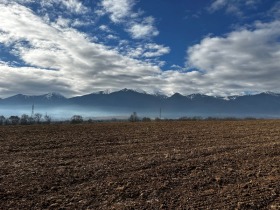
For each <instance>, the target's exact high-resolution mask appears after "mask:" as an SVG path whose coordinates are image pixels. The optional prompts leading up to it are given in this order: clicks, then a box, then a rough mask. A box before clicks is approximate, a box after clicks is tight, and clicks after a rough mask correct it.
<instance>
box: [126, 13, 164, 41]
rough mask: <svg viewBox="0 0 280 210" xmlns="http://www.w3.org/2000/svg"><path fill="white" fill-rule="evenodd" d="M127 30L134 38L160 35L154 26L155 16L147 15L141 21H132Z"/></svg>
mask: <svg viewBox="0 0 280 210" xmlns="http://www.w3.org/2000/svg"><path fill="white" fill-rule="evenodd" d="M127 31H128V32H129V33H130V35H131V37H132V38H134V39H143V38H149V37H153V36H157V35H159V31H158V30H157V29H156V27H155V26H154V18H153V17H147V18H145V19H144V20H143V21H142V22H141V23H137V22H136V23H131V25H130V27H129V28H128V29H127Z"/></svg>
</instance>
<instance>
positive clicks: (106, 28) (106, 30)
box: [99, 25, 112, 33]
mask: <svg viewBox="0 0 280 210" xmlns="http://www.w3.org/2000/svg"><path fill="white" fill-rule="evenodd" d="M99 29H100V30H101V31H105V32H107V33H110V32H112V30H111V29H110V28H109V27H108V26H106V25H101V26H99Z"/></svg>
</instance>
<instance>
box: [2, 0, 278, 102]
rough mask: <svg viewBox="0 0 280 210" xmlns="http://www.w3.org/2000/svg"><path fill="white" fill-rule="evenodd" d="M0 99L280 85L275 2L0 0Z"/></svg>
mask: <svg viewBox="0 0 280 210" xmlns="http://www.w3.org/2000/svg"><path fill="white" fill-rule="evenodd" d="M0 10H1V12H0V19H1V22H0V97H2V98H4V97H7V96H11V95H13V94H17V93H24V94H30V95H31V94H32V95H39V94H44V93H46V92H60V93H61V94H63V95H65V96H68V97H70V96H76V95H83V94H89V93H92V92H97V91H102V90H106V89H108V90H110V91H116V90H120V89H123V88H129V89H135V90H143V91H146V92H148V93H155V92H161V93H164V94H173V93H175V92H180V93H182V94H183V95H188V94H191V93H203V94H208V95H220V96H225V95H236V94H245V93H248V92H249V93H252V92H262V91H274V92H279V91H280V87H279V79H280V1H277V0H208V1H207V0H205V1H204V0H203V1H202V0H200V1H194V0H193V1H191V0H177V1H171V0H150V1H148V0H85V1H80V0H41V1H36V0H12V1H11V0H10V1H8V0H0Z"/></svg>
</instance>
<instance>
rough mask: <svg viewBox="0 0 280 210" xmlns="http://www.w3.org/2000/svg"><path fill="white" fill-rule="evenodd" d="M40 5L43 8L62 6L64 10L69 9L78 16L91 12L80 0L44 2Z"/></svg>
mask: <svg viewBox="0 0 280 210" xmlns="http://www.w3.org/2000/svg"><path fill="white" fill-rule="evenodd" d="M40 4H41V6H42V8H45V7H54V6H60V7H62V9H67V11H69V12H71V13H76V14H85V13H87V12H89V9H88V8H87V7H85V6H84V5H83V3H82V1H79V0H42V1H40Z"/></svg>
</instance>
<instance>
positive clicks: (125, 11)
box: [101, 0, 134, 23]
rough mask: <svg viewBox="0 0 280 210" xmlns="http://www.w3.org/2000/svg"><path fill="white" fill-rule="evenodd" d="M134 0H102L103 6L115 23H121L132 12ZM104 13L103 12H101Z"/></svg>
mask: <svg viewBox="0 0 280 210" xmlns="http://www.w3.org/2000/svg"><path fill="white" fill-rule="evenodd" d="M133 5H134V1H133V0H102V1H101V6H102V9H103V11H104V12H106V13H108V14H109V16H110V19H111V20H112V21H113V22H114V23H120V22H123V21H124V20H125V18H127V17H129V16H130V15H131V13H132V7H133ZM101 14H102V13H101Z"/></svg>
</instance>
